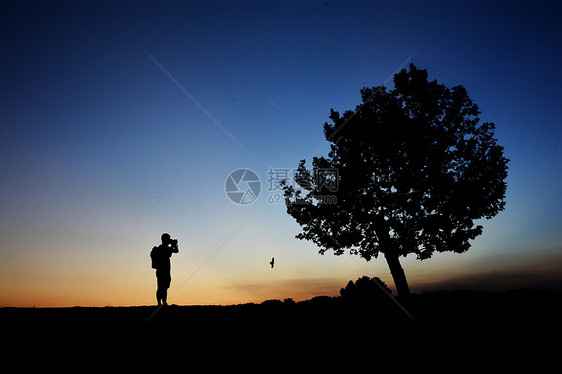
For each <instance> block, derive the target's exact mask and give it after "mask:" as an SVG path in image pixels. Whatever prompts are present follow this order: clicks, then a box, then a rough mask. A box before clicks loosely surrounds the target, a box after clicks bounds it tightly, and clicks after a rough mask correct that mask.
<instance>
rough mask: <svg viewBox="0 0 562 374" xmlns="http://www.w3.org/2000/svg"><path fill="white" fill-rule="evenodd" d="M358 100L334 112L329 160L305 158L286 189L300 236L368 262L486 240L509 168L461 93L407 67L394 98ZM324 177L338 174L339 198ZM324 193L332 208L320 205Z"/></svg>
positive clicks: (370, 93)
mask: <svg viewBox="0 0 562 374" xmlns="http://www.w3.org/2000/svg"><path fill="white" fill-rule="evenodd" d="M361 98H362V103H361V104H360V105H358V106H357V108H356V109H355V111H346V112H344V113H343V114H340V113H338V112H337V111H334V110H333V109H332V110H331V111H330V119H331V123H325V124H324V135H325V137H326V140H327V141H329V142H330V145H331V150H330V152H329V154H328V157H314V158H313V160H312V168H311V169H309V168H307V167H306V161H305V160H302V161H301V162H300V163H299V166H298V170H297V172H296V175H295V181H296V182H297V184H296V185H289V184H285V185H284V193H285V202H286V207H287V212H288V214H290V215H291V216H292V217H293V218H295V220H296V221H297V222H298V223H299V225H300V226H301V227H302V232H301V233H299V234H298V235H297V238H299V239H306V240H310V241H312V242H314V243H316V244H317V245H318V246H319V247H320V253H322V254H323V253H325V252H326V251H328V250H332V251H333V252H334V253H335V254H337V255H340V254H343V253H344V252H345V251H346V250H348V251H349V252H350V253H352V254H359V255H360V256H361V257H363V258H365V259H366V260H370V259H372V258H373V257H375V258H376V257H377V256H378V255H379V253H383V254H385V256H386V257H387V260H388V259H389V256H390V257H392V258H398V256H406V255H408V254H410V253H413V254H415V255H416V256H417V258H418V259H420V260H424V259H428V258H430V257H431V256H432V255H433V253H434V252H436V251H437V252H444V251H453V252H457V253H462V252H465V251H466V250H468V249H469V248H470V240H472V239H474V238H476V237H477V236H478V235H480V234H482V226H481V225H479V224H476V223H475V221H477V220H479V219H481V218H486V219H490V218H492V217H494V216H495V215H496V214H497V213H498V212H500V211H501V210H503V209H504V207H505V191H506V182H505V179H506V177H507V163H508V161H509V160H508V159H506V158H505V157H504V154H503V147H502V146H500V145H498V144H497V140H496V139H495V138H494V129H495V126H494V124H493V123H491V122H483V123H481V122H480V118H479V115H480V111H479V109H478V106H477V105H476V104H475V103H473V102H472V100H471V99H470V97H469V96H468V94H467V91H466V89H465V88H464V87H463V86H455V87H452V88H448V87H446V86H445V85H443V84H439V83H437V81H435V80H433V81H428V74H427V71H426V70H422V69H418V68H417V67H416V66H414V65H413V64H410V67H409V71H407V70H406V69H403V70H402V71H400V72H399V73H397V74H395V76H394V88H393V89H392V90H388V89H387V88H386V87H384V86H379V87H373V88H363V89H362V90H361ZM328 169H335V170H337V175H331V177H332V178H335V179H336V180H335V181H332V182H335V183H336V185H337V190H335V191H334V190H333V189H330V190H328V186H327V184H326V183H323V182H321V181H323V180H322V178H318V175H319V173H320V174H321V173H323V171H325V170H328ZM328 194H329V195H334V196H335V198H336V199H337V203H336V204H327V203H323V202H324V201H325V200H324V199H323V197H324V196H326V195H328ZM389 266H391V271H392V270H393V268H392V267H393V266H392V265H391V264H390V262H389ZM393 276H394V273H393ZM394 278H395V281H396V277H394ZM399 293H400V292H399Z"/></svg>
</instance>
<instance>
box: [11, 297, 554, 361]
mask: <svg viewBox="0 0 562 374" xmlns="http://www.w3.org/2000/svg"><path fill="white" fill-rule="evenodd" d="M402 304H403V305H404V307H405V308H406V309H407V310H408V311H409V312H410V313H411V314H412V315H413V316H414V318H415V321H412V320H411V319H410V318H409V317H408V316H407V315H406V314H405V313H404V312H402V311H401V310H400V309H399V308H398V307H397V306H396V305H395V304H394V303H393V302H392V301H391V300H389V299H388V298H386V300H385V299H373V300H367V301H365V300H354V301H344V300H343V299H342V298H331V297H316V298H313V299H311V300H308V301H305V302H299V303H293V302H281V301H278V300H268V301H265V302H263V303H262V304H243V305H232V306H174V305H172V306H168V307H166V308H162V309H161V310H160V311H159V312H158V313H156V314H155V315H154V316H153V317H152V318H151V319H150V320H149V321H148V322H147V319H148V318H149V317H150V316H151V314H152V313H153V312H154V311H155V310H156V307H155V306H139V307H105V308H88V307H74V308H2V309H0V323H1V329H2V332H3V334H2V340H3V341H4V342H8V344H7V345H5V347H6V346H7V347H9V348H3V352H4V355H5V357H9V355H10V353H14V354H21V353H22V352H25V353H27V354H30V353H32V352H33V353H37V354H45V355H46V356H47V357H52V356H53V353H52V352H56V355H59V354H62V355H68V354H70V353H79V354H86V355H87V356H89V355H94V356H93V357H98V358H100V357H102V358H103V357H106V356H105V355H106V354H115V353H116V352H121V353H123V352H125V351H127V350H128V351H130V352H136V355H135V359H134V362H136V363H138V362H139V359H141V360H144V361H146V364H147V365H150V364H151V363H152V362H154V360H155V359H154V356H158V355H160V354H164V353H165V354H168V353H169V355H173V354H180V353H181V352H184V353H189V357H192V358H194V357H195V358H197V357H198V356H199V355H205V356H209V357H212V358H211V359H212V360H214V359H216V360H218V361H219V362H220V361H221V357H226V356H224V353H226V354H227V355H234V356H237V357H240V355H258V356H260V357H262V358H263V357H264V356H263V354H266V355H268V357H269V355H273V356H272V357H280V356H283V357H286V356H287V355H291V354H292V355H296V356H298V357H317V358H319V357H322V360H323V362H326V361H325V360H335V362H346V361H345V360H351V359H352V357H355V362H362V361H361V359H368V360H370V359H373V358H383V357H394V358H396V357H403V358H404V359H406V358H410V359H412V360H414V361H411V362H419V361H416V360H422V361H423V362H425V363H426V364H427V363H431V362H434V361H432V360H436V359H440V358H442V357H444V356H445V357H448V355H451V354H452V355H455V356H457V357H464V358H465V359H466V360H467V362H474V360H476V359H483V358H490V357H495V358H497V359H499V361H501V362H503V360H506V361H505V363H513V362H515V361H514V360H530V361H532V362H534V363H535V364H539V363H546V362H549V361H550V360H553V359H555V358H556V357H558V355H559V354H560V337H561V333H562V324H561V322H560V316H561V315H562V294H561V293H559V292H553V291H541V290H517V291H508V292H502V293H497V292H494V293H492V292H474V291H439V292H427V293H423V294H420V295H416V294H414V295H412V296H411V298H410V300H407V301H404V300H403V301H402ZM49 352H51V353H49ZM96 352H97V353H96ZM101 352H105V353H101ZM291 352H292V353H291ZM218 353H220V354H218ZM296 356H295V357H296ZM90 358H91V357H90ZM342 360H343V361H342ZM357 360H359V361H357ZM438 361H440V360H438ZM489 362H490V361H489ZM535 368H536V367H535Z"/></svg>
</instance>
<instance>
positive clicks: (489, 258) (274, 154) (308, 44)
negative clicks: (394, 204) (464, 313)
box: [0, 1, 562, 305]
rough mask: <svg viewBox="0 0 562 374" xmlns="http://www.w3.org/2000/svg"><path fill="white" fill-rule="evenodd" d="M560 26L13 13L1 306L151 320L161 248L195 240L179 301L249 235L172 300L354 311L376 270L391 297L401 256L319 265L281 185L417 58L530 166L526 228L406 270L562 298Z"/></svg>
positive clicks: (162, 11)
mask: <svg viewBox="0 0 562 374" xmlns="http://www.w3.org/2000/svg"><path fill="white" fill-rule="evenodd" d="M326 3H329V5H326ZM561 19H562V6H561V5H560V3H559V2H555V1H550V2H549V1H539V2H516V1H505V2H462V3H461V2H448V1H429V2H377V1H373V2H366V1H365V2H358V1H349V2H347V1H346V2H343V1H304V2H302V1H294V2H292V1H277V2H273V1H263V2H257V1H248V2H245V1H244V2H208V1H200V2H191V1H188V2H151V1H147V2H143V3H141V4H139V3H137V2H130V3H129V2H124V3H119V4H114V2H106V3H104V2H79V3H78V4H76V3H75V2H57V3H51V2H27V1H23V2H2V5H1V7H0V22H1V23H0V28H1V33H0V44H1V47H2V59H1V60H0V79H1V80H0V85H1V90H0V95H1V96H0V237H1V241H0V254H1V255H2V258H3V260H2V262H1V263H0V279H1V282H2V284H3V286H2V289H1V290H0V304H1V305H31V304H37V305H74V304H89V305H105V304H141V303H151V302H152V298H153V295H152V288H153V287H154V285H153V277H154V275H153V274H152V272H151V270H150V268H149V266H148V265H147V263H148V262H147V259H146V258H147V251H148V250H149V249H150V248H151V247H152V245H155V244H157V242H158V239H159V236H160V234H161V233H162V232H164V231H169V232H170V233H171V234H172V236H174V237H178V239H179V240H180V244H183V247H180V249H182V248H183V251H182V252H181V253H180V255H177V256H176V258H175V259H174V273H173V277H174V283H173V284H172V289H171V291H172V292H174V286H175V287H178V286H179V285H180V284H181V283H182V282H183V280H185V279H187V278H188V277H189V275H190V274H192V273H193V271H194V270H195V269H197V268H198V267H199V265H201V263H203V262H204V261H205V260H206V259H207V258H208V256H209V255H210V254H211V253H213V252H214V251H215V250H216V249H217V248H218V247H219V246H220V245H221V243H223V242H224V241H225V240H226V239H227V238H229V237H230V235H232V234H233V232H234V231H235V230H236V229H237V228H238V227H239V226H240V225H241V224H242V223H243V222H245V220H246V219H248V218H249V217H250V219H249V221H248V222H247V223H246V224H244V226H243V227H242V228H241V229H240V230H239V231H237V232H236V234H235V235H234V236H233V237H232V238H231V239H229V240H228V241H227V242H226V244H225V245H224V246H223V247H221V249H220V251H219V252H217V254H216V256H214V257H213V258H212V261H209V262H208V263H207V264H206V265H205V267H204V268H201V270H200V271H199V272H198V273H197V275H196V276H194V277H193V280H190V281H189V283H188V284H186V285H185V286H183V287H182V288H181V289H176V290H177V295H175V297H176V300H175V301H174V300H172V302H177V303H183V304H186V303H187V304H189V303H212V302H216V303H231V302H244V301H248V300H263V299H265V298H268V297H295V298H299V297H301V296H302V297H305V296H311V295H314V294H319V293H330V292H332V293H334V294H335V293H337V291H338V290H339V287H341V286H343V285H344V284H345V283H346V282H347V280H349V279H352V278H356V277H357V276H360V275H362V274H365V273H369V275H371V276H375V275H376V276H380V277H381V278H383V279H385V280H386V281H387V282H388V283H389V284H390V285H392V281H391V278H390V277H389V274H388V270H387V269H386V265H385V264H384V263H383V262H381V260H377V261H378V262H377V261H374V262H371V263H366V262H365V261H364V260H361V259H357V262H355V261H353V260H352V259H350V257H349V256H342V257H334V256H331V255H329V256H328V255H326V256H318V255H317V249H316V248H315V247H314V246H313V245H312V244H310V243H306V242H300V241H297V240H296V239H294V235H295V234H296V233H297V232H298V229H299V228H298V226H297V225H296V224H295V223H294V222H293V221H292V218H290V217H289V216H288V215H287V214H286V213H285V211H284V206H283V205H282V204H274V205H271V204H268V203H267V198H268V197H269V196H270V195H271V193H270V192H267V191H265V188H266V187H267V183H266V178H267V175H266V173H267V170H268V169H269V168H270V167H273V168H293V167H296V166H297V164H298V161H299V160H300V159H303V158H306V159H307V160H309V162H310V160H311V157H312V156H313V155H324V154H326V153H327V151H328V145H327V143H325V142H324V140H323V134H322V124H323V123H324V122H325V121H327V120H328V115H329V110H330V108H334V109H336V110H339V111H343V110H346V109H354V108H355V106H356V105H357V104H359V102H360V96H359V90H360V89H361V87H363V86H376V85H379V84H381V83H383V82H385V81H387V80H388V78H389V77H390V76H391V75H392V74H393V73H394V72H395V71H396V70H397V69H398V68H400V66H401V65H402V64H403V62H404V61H405V60H406V59H407V58H408V57H409V56H412V55H413V58H412V62H414V63H415V64H416V65H417V66H418V67H420V68H425V69H427V70H428V72H429V75H430V78H432V79H437V80H438V81H439V82H440V83H444V84H446V85H449V86H454V85H458V84H462V85H464V86H465V87H466V88H467V90H468V93H469V95H470V96H471V98H472V99H473V100H474V101H475V102H476V103H477V104H478V105H479V107H480V109H481V111H482V114H481V119H482V120H483V121H491V122H494V123H495V124H496V126H497V130H496V136H497V138H498V140H499V143H500V144H502V145H503V146H505V152H506V156H507V157H508V158H510V159H511V162H510V164H509V167H510V169H509V177H508V193H507V206H506V210H505V211H504V212H502V213H500V214H499V215H498V216H497V217H496V218H495V219H493V220H492V221H489V222H485V223H484V225H485V228H484V234H483V236H482V237H480V238H478V239H477V240H475V241H474V243H473V248H472V249H471V250H470V251H469V252H468V253H467V254H463V255H447V254H443V255H439V256H436V257H435V258H434V259H431V260H428V261H424V262H422V263H420V262H417V261H415V260H414V259H410V258H408V259H406V260H404V266H405V268H406V272H407V275H408V276H409V277H410V281H411V283H412V286H413V288H414V290H417V291H421V290H423V289H427V288H428V287H431V285H433V284H437V285H446V284H448V283H447V282H449V283H451V284H453V283H454V284H456V283H455V282H458V280H459V279H463V280H464V282H465V283H462V282H461V285H462V284H471V285H479V286H482V285H481V284H479V283H478V280H479V279H486V282H487V284H486V285H484V286H482V287H483V288H486V286H488V288H494V287H498V288H501V287H503V286H505V282H504V283H501V282H502V280H501V279H500V278H501V277H504V278H505V277H509V276H511V278H510V279H511V281H510V282H511V283H509V284H510V285H511V284H514V285H515V286H525V285H528V283H526V282H531V280H532V279H535V280H537V279H538V280H540V281H541V282H542V281H543V278H541V276H540V275H538V274H543V275H544V274H546V275H547V276H546V278H548V279H546V281H551V280H552V279H551V278H552V277H553V276H552V273H555V274H557V271H558V270H559V269H560V268H561V266H560V264H561V260H560V259H561V252H560V251H561V245H560V243H561V239H562V236H561V232H562V230H561V229H562V213H561V211H562V199H561V197H560V189H561V188H560V186H561V177H560V175H562V170H561V169H562V167H561V161H562V157H561V154H562V145H561V135H562V126H561V122H562V120H561V115H560V104H559V103H560V98H561V94H560V86H561V84H562V79H561V76H562V74H561V72H560V66H561V65H562V64H561V63H562V61H561V60H562V58H561V57H562V43H561V42H562V29H561V26H560V20H561ZM149 56H153V58H154V59H155V60H156V61H158V63H159V64H160V65H161V66H162V67H164V69H165V70H166V71H167V72H168V73H169V74H170V75H171V76H173V77H174V79H175V80H176V81H177V82H179V83H180V84H181V85H182V87H183V88H184V89H185V90H187V91H189V93H190V94H191V95H193V97H194V98H196V100H197V101H198V102H199V103H200V105H201V106H202V107H203V108H205V110H207V111H208V112H209V113H210V114H211V115H212V116H213V117H214V118H216V120H217V121H218V122H219V123H220V124H221V125H222V126H223V127H224V128H226V129H227V130H228V132H229V133H230V134H231V135H232V136H233V137H234V138H235V139H236V140H237V141H238V142H239V143H240V144H241V145H242V146H243V147H244V148H245V149H246V150H247V153H248V154H246V153H245V152H243V151H242V150H241V148H240V147H239V146H238V145H237V144H235V142H233V141H232V139H231V138H230V137H229V136H227V135H226V134H225V133H224V132H223V131H222V130H221V129H220V128H219V126H217V125H216V123H214V122H213V121H212V120H211V119H210V118H209V116H207V115H206V114H205V113H204V111H203V110H202V109H201V108H200V107H198V106H197V105H196V104H195V103H194V102H193V101H192V100H191V99H190V98H189V97H188V95H186V94H185V93H184V92H182V90H181V89H180V88H179V87H178V86H177V85H176V84H175V83H174V82H173V81H172V79H171V78H170V77H169V76H167V75H166V74H165V73H164V72H163V71H162V69H161V68H160V67H159V66H158V65H157V64H156V63H155V62H154V60H152V59H151V58H150V57H149ZM391 84H392V81H390V82H389V85H391ZM237 168H251V169H253V170H255V171H256V173H258V175H259V176H260V177H261V178H262V182H263V189H262V195H260V197H259V199H258V201H256V202H255V203H254V204H252V205H249V206H237V205H234V204H233V203H232V202H230V201H229V200H228V198H227V197H226V195H225V193H224V181H225V179H226V177H227V176H228V174H229V173H230V172H231V171H232V170H234V169H237ZM272 256H275V257H276V263H277V264H278V265H277V267H276V268H275V270H274V271H275V272H273V271H271V269H268V262H269V259H270V258H271V257H272ZM506 259H507V260H506ZM525 263H528V264H531V263H532V264H533V266H525V265H524V264H525ZM545 264H546V265H545ZM544 266H546V267H549V266H550V267H549V268H548V269H544ZM521 269H524V271H523V270H521ZM494 272H495V273H494ZM484 273H485V274H484ZM523 273H525V274H527V276H525V274H523ZM528 273H529V274H531V275H532V276H534V277H535V278H532V276H531V277H530V278H529V276H528ZM493 274H500V275H501V277H500V276H499V275H498V277H496V278H494V277H493V276H492V275H493ZM510 274H511V275H510ZM537 277H538V278H537ZM555 278H556V277H555ZM490 279H492V280H490ZM494 279H496V280H497V282H498V284H497V285H496V284H494ZM518 279H519V280H520V281H519V282H518V281H517V280H518ZM530 279H531V280H530ZM453 281H455V282H453ZM546 281H545V282H546ZM342 282H343V283H342ZM531 283H532V282H531ZM529 284H530V283H529ZM424 287H425V288H424ZM107 290H112V291H111V292H108V291H107Z"/></svg>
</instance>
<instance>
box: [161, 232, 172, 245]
mask: <svg viewBox="0 0 562 374" xmlns="http://www.w3.org/2000/svg"><path fill="white" fill-rule="evenodd" d="M171 240H172V237H171V236H170V234H168V233H164V234H162V244H168V243H170V242H171Z"/></svg>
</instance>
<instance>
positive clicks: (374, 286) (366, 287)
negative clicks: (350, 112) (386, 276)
mask: <svg viewBox="0 0 562 374" xmlns="http://www.w3.org/2000/svg"><path fill="white" fill-rule="evenodd" d="M340 295H341V298H342V301H344V302H351V303H367V304H372V303H376V302H381V301H382V302H384V303H386V302H387V300H388V298H389V297H392V290H391V289H390V288H388V286H387V285H386V284H385V283H384V282H383V281H381V280H380V279H379V278H378V277H374V278H369V277H368V276H363V277H361V278H359V279H357V280H356V281H355V283H354V282H353V281H349V283H347V285H346V286H345V288H342V289H340Z"/></svg>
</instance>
